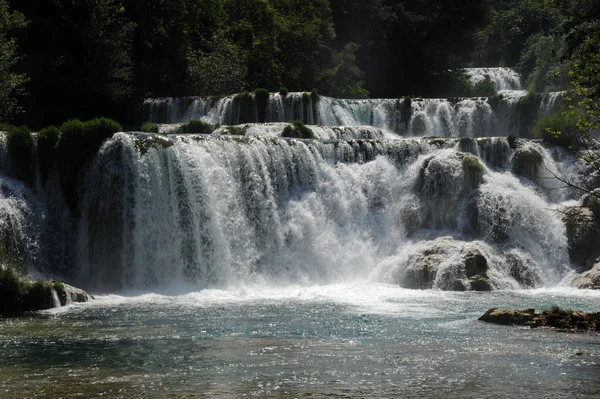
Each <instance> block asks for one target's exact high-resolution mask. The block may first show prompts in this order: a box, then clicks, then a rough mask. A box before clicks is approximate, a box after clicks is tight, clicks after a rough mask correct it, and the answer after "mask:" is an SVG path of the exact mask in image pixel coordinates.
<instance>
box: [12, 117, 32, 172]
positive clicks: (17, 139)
mask: <svg viewBox="0 0 600 399" xmlns="http://www.w3.org/2000/svg"><path fill="white" fill-rule="evenodd" d="M33 146H34V140H33V136H32V135H31V132H30V131H29V128H27V126H20V127H17V128H9V131H8V137H7V138H6V147H7V150H8V155H9V156H10V160H11V164H12V167H13V170H14V173H15V175H16V176H17V177H18V178H19V179H21V180H23V181H25V182H28V183H31V182H32V180H33V176H32V173H31V171H32V166H33V165H32V154H33Z"/></svg>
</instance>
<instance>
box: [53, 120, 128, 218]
mask: <svg viewBox="0 0 600 399" xmlns="http://www.w3.org/2000/svg"><path fill="white" fill-rule="evenodd" d="M59 130H60V139H59V140H58V146H57V155H58V167H59V170H60V182H61V186H62V189H63V193H64V194H65V198H66V199H67V202H68V204H69V206H71V208H74V207H75V205H76V202H77V174H78V173H79V171H80V169H81V167H82V166H83V164H84V163H85V161H86V160H87V159H88V158H89V157H91V156H92V155H94V154H95V153H96V152H97V151H98V149H99V148H100V146H101V145H102V143H103V142H104V141H105V140H106V139H108V138H110V137H112V135H113V134H114V133H116V132H118V131H120V130H122V128H121V125H120V124H119V123H117V122H115V121H114V120H112V119H109V118H96V119H92V120H90V121H88V122H85V123H83V122H82V121H80V120H79V119H71V120H68V121H66V122H65V123H63V124H62V125H61V127H60V128H59Z"/></svg>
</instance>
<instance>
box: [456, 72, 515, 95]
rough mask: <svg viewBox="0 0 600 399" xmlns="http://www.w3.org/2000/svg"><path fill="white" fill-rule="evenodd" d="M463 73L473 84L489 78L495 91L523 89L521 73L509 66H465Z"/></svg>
mask: <svg viewBox="0 0 600 399" xmlns="http://www.w3.org/2000/svg"><path fill="white" fill-rule="evenodd" d="M465 73H466V74H467V75H469V78H470V80H471V83H473V84H477V83H479V82H481V81H482V80H485V79H490V80H491V81H492V82H493V83H494V86H495V87H496V90H497V91H501V90H523V86H522V85H521V75H519V74H518V73H517V72H515V71H514V70H513V69H510V68H466V69H465Z"/></svg>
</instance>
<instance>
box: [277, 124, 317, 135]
mask: <svg viewBox="0 0 600 399" xmlns="http://www.w3.org/2000/svg"><path fill="white" fill-rule="evenodd" d="M281 137H288V138H296V139H314V138H315V134H314V132H313V131H312V130H311V129H310V128H309V127H307V126H306V125H305V124H304V123H302V121H292V122H291V124H290V125H287V126H286V127H285V128H284V129H283V132H282V133H281Z"/></svg>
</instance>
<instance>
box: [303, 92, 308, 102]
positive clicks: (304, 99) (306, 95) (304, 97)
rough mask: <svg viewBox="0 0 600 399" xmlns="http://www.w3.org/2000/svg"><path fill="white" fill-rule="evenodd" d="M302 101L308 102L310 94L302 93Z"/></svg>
mask: <svg viewBox="0 0 600 399" xmlns="http://www.w3.org/2000/svg"><path fill="white" fill-rule="evenodd" d="M302 102H303V103H305V104H308V103H309V102H310V94H308V93H307V92H304V93H302Z"/></svg>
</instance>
